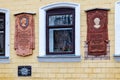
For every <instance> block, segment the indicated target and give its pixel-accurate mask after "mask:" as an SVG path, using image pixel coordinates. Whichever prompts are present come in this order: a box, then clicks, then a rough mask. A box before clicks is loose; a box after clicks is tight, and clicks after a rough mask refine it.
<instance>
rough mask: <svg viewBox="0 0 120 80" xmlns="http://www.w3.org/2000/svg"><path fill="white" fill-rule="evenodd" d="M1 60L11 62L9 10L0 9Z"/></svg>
mask: <svg viewBox="0 0 120 80" xmlns="http://www.w3.org/2000/svg"><path fill="white" fill-rule="evenodd" d="M0 62H1V63H8V62H9V10H6V9H0Z"/></svg>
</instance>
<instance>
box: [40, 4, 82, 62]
mask: <svg viewBox="0 0 120 80" xmlns="http://www.w3.org/2000/svg"><path fill="white" fill-rule="evenodd" d="M62 7H66V8H74V9H75V54H74V55H65V56H63V55H53V56H48V55H46V11H48V10H50V9H54V8H62ZM39 22H40V24H39V56H38V61H43V62H54V61H55V62H59V61H60V62H69V61H73V62H74V61H75V62H76V61H80V56H81V55H80V5H79V4H76V3H67V2H60V3H54V4H50V5H47V6H44V7H42V8H39ZM66 57H67V58H66ZM58 58H59V59H58ZM63 58H64V60H63ZM72 58H76V60H73V59H72ZM53 59H55V60H53ZM56 59H57V60H56Z"/></svg>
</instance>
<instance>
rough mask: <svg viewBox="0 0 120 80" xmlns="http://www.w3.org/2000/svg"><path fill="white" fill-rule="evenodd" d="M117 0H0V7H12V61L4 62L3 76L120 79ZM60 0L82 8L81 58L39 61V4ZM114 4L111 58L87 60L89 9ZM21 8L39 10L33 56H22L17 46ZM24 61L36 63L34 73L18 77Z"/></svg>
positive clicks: (48, 79)
mask: <svg viewBox="0 0 120 80" xmlns="http://www.w3.org/2000/svg"><path fill="white" fill-rule="evenodd" d="M115 1H117V0H0V8H7V9H9V10H10V63H9V64H1V63H0V80H120V63H118V62H116V61H115V60H114V59H113V54H114V46H115V45H114V41H115V40H114V35H115V34H114V29H115V27H114V10H115V9H114V6H115ZM56 2H74V3H78V4H80V7H81V8H80V9H81V25H80V26H81V47H80V48H81V55H82V61H81V62H69V63H43V62H38V60H37V56H38V54H39V53H38V51H39V50H38V47H39V45H38V44H39V40H38V39H39V38H38V36H39V35H38V33H39V31H38V28H39V8H40V7H43V6H46V5H48V4H51V3H56ZM96 7H97V8H110V11H109V13H108V14H109V16H108V17H109V19H108V30H109V31H108V32H109V40H110V60H84V41H85V40H86V28H87V27H86V13H85V12H84V10H87V9H91V8H96ZM18 12H35V13H36V15H35V16H34V18H35V43H36V44H35V50H34V53H33V55H32V56H28V57H19V56H17V55H16V54H15V50H14V33H15V17H14V14H15V13H18ZM20 65H30V66H32V76H31V77H18V76H17V68H18V66H20Z"/></svg>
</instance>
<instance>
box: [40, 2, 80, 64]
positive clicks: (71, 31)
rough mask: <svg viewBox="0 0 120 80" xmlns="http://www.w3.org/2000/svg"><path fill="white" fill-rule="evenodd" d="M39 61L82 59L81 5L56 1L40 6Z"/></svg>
mask: <svg viewBox="0 0 120 80" xmlns="http://www.w3.org/2000/svg"><path fill="white" fill-rule="evenodd" d="M39 12H40V14H39V15H40V17H39V19H40V21H39V22H40V25H39V56H38V60H39V61H46V62H49V61H50V62H59V61H60V62H61V61H63V62H66V61H67V62H69V61H80V6H79V4H75V3H56V4H51V5H47V6H45V7H42V8H40V10H39Z"/></svg>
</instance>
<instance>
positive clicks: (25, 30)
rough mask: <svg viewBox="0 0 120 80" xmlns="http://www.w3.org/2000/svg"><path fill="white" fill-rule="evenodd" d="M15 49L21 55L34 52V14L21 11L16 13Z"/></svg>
mask: <svg viewBox="0 0 120 80" xmlns="http://www.w3.org/2000/svg"><path fill="white" fill-rule="evenodd" d="M15 17H16V21H15V50H16V54H17V55H19V56H28V55H31V54H32V50H33V49H34V48H35V35H34V19H33V14H30V13H20V14H17V15H15Z"/></svg>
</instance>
